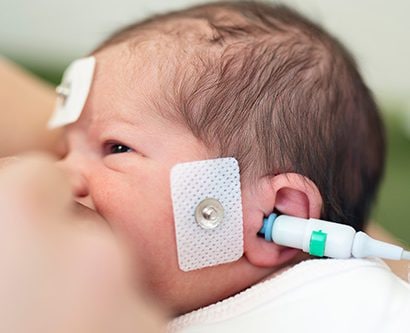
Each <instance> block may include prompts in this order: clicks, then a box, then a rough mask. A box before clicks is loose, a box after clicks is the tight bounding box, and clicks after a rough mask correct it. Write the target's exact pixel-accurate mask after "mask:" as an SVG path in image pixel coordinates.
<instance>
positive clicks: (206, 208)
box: [195, 198, 224, 229]
mask: <svg viewBox="0 0 410 333" xmlns="http://www.w3.org/2000/svg"><path fill="white" fill-rule="evenodd" d="M223 218H224V208H223V207H222V205H221V203H220V202H219V201H218V200H216V199H214V198H206V199H204V200H202V201H201V202H200V203H199V204H198V206H197V207H196V209H195V220H196V222H197V223H198V224H199V225H200V226H201V228H203V229H215V228H216V227H217V226H218V225H220V224H221V222H222V221H223Z"/></svg>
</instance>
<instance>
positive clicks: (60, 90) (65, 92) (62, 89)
mask: <svg viewBox="0 0 410 333" xmlns="http://www.w3.org/2000/svg"><path fill="white" fill-rule="evenodd" d="M70 90H71V85H70V83H69V82H63V83H61V84H60V85H59V86H58V87H57V88H56V93H57V96H58V98H60V100H61V103H62V104H64V103H65V102H66V100H67V98H68V96H69V95H70Z"/></svg>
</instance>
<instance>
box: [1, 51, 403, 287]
mask: <svg viewBox="0 0 410 333" xmlns="http://www.w3.org/2000/svg"><path fill="white" fill-rule="evenodd" d="M55 97H56V95H55V92H54V88H53V87H52V86H50V85H48V84H46V83H44V82H42V81H40V80H39V79H38V78H35V77H34V76H32V75H31V74H29V73H28V72H25V71H24V70H22V69H21V68H19V67H17V66H16V65H14V64H12V63H11V62H9V61H7V60H5V59H2V58H0V111H1V112H0V124H1V125H0V126H1V131H0V157H2V156H10V155H15V154H19V153H21V152H24V151H27V150H43V151H47V152H50V153H52V154H54V155H55V156H57V157H59V156H62V155H64V152H65V147H64V144H63V142H62V140H59V138H60V136H61V133H62V131H61V129H57V130H54V131H47V130H46V123H47V121H48V119H49V117H50V115H51V113H52V111H53V108H54V105H55ZM367 232H368V234H369V235H370V236H372V237H374V238H377V239H379V240H383V241H387V242H391V243H395V244H399V242H398V241H397V240H396V239H395V237H394V236H392V235H391V234H389V233H388V232H387V231H386V230H384V229H383V228H382V227H381V226H379V225H377V224H375V223H370V224H369V227H368V229H367ZM399 245H400V244H399ZM386 263H387V264H388V265H389V266H390V268H391V269H392V271H393V272H394V273H395V274H397V275H398V276H399V277H401V278H402V279H404V280H406V281H407V280H408V274H409V263H408V261H404V260H402V261H388V260H386Z"/></svg>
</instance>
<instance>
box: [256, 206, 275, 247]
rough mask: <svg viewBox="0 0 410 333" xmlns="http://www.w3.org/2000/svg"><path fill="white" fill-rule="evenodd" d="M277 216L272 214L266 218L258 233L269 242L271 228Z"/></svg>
mask: <svg viewBox="0 0 410 333" xmlns="http://www.w3.org/2000/svg"><path fill="white" fill-rule="evenodd" d="M277 216H278V215H277V214H275V213H272V214H270V215H269V216H268V217H266V218H264V219H263V226H262V228H261V230H259V233H260V234H262V235H263V236H264V237H265V239H266V240H267V241H269V242H271V241H272V228H273V223H274V222H275V220H276V218H277Z"/></svg>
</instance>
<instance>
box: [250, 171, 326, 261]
mask: <svg viewBox="0 0 410 333" xmlns="http://www.w3.org/2000/svg"><path fill="white" fill-rule="evenodd" d="M256 188H257V190H256V192H257V193H255V191H252V192H253V195H252V197H253V200H252V201H251V200H247V196H246V195H243V201H244V202H243V204H244V241H245V256H246V258H247V259H248V261H249V262H250V263H251V264H253V265H255V266H259V267H274V266H278V265H282V264H284V263H285V262H287V261H290V260H291V259H292V258H294V257H295V255H296V254H297V253H298V252H299V251H298V250H294V249H290V248H285V247H282V246H279V245H277V244H274V243H272V242H268V241H266V240H265V239H264V238H262V237H260V236H258V231H259V230H260V228H261V226H262V223H263V218H264V217H266V216H267V215H269V214H270V213H272V212H273V211H275V212H279V213H280V214H286V215H292V216H298V217H303V218H309V217H313V218H319V217H320V212H321V207H322V198H321V195H320V192H319V190H318V189H317V187H316V185H315V184H314V183H313V182H312V181H311V180H309V179H308V178H306V177H303V176H301V175H299V174H295V173H286V174H279V175H276V176H273V177H265V178H262V179H261V180H260V184H258V186H257V187H256ZM255 195H256V198H258V200H255ZM249 199H250V198H249ZM256 201H257V202H256Z"/></svg>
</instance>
